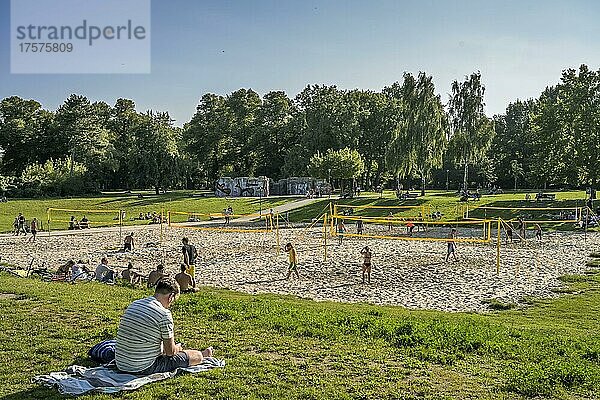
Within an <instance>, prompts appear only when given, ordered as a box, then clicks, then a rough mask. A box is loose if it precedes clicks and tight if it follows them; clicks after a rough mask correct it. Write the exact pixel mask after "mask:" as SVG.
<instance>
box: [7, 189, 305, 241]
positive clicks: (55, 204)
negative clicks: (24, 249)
mask: <svg viewBox="0 0 600 400" xmlns="http://www.w3.org/2000/svg"><path fill="white" fill-rule="evenodd" d="M190 193H191V192H184V191H178V192H172V193H166V194H161V195H153V194H148V193H144V195H143V198H141V199H139V198H137V195H135V194H132V195H123V194H115V195H103V196H98V197H79V198H60V199H14V200H10V201H8V202H7V203H0V232H9V231H12V229H13V228H12V224H13V221H14V218H15V217H16V216H17V214H18V213H19V212H22V213H24V215H25V217H26V218H27V220H31V219H32V218H33V217H36V218H37V219H38V220H40V221H42V223H43V226H44V229H45V227H46V225H47V223H46V220H47V213H46V210H47V209H48V208H49V207H52V208H62V209H75V210H124V211H125V212H126V221H125V224H128V225H129V224H140V223H142V224H147V223H148V221H131V220H130V218H132V217H136V216H138V215H139V213H144V214H145V213H147V212H156V213H160V212H161V209H164V211H165V213H166V212H167V211H168V210H172V211H196V212H205V213H218V212H221V211H223V209H224V208H226V207H227V206H229V205H231V206H232V207H233V210H234V212H235V213H236V214H250V213H255V212H258V211H259V209H260V207H261V206H262V209H263V210H268V209H269V208H270V207H275V206H277V205H280V204H285V203H286V202H289V201H291V200H293V198H266V199H262V200H260V199H254V198H252V199H248V198H230V199H224V198H216V197H209V198H203V197H190ZM70 215H75V217H76V218H77V219H78V220H80V219H81V218H82V217H83V215H86V216H87V218H88V219H90V221H91V226H105V225H114V224H117V223H118V215H119V214H118V211H117V212H116V213H115V212H112V213H107V214H99V213H91V212H57V211H54V212H53V213H52V219H56V220H60V221H61V222H58V221H57V222H54V223H52V226H51V227H52V229H66V228H67V227H68V223H67V222H64V221H68V219H69V216H70ZM115 218H116V220H115Z"/></svg>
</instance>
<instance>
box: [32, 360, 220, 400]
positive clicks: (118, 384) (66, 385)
mask: <svg viewBox="0 0 600 400" xmlns="http://www.w3.org/2000/svg"><path fill="white" fill-rule="evenodd" d="M224 366H225V361H223V360H219V359H217V358H213V357H207V358H205V359H204V361H203V362H202V364H199V365H194V366H192V367H187V368H179V369H176V370H175V371H173V372H162V373H157V374H152V375H145V376H139V375H132V374H127V373H124V372H121V371H118V370H117V369H116V368H114V367H111V366H101V367H95V368H86V367H82V366H79V365H72V366H70V367H69V368H67V369H66V370H65V371H63V372H51V373H49V374H48V375H38V376H36V377H34V378H33V382H34V383H39V384H42V385H44V386H48V387H56V388H58V391H59V392H60V393H61V394H69V395H80V394H84V393H87V392H91V391H94V392H99V393H116V392H120V391H122V390H135V389H139V388H140V387H142V386H144V385H146V384H148V383H152V382H158V381H162V380H164V379H168V378H172V377H173V376H175V375H177V374H178V373H179V372H181V371H185V372H189V373H197V372H204V371H208V370H211V369H213V368H221V367H224Z"/></svg>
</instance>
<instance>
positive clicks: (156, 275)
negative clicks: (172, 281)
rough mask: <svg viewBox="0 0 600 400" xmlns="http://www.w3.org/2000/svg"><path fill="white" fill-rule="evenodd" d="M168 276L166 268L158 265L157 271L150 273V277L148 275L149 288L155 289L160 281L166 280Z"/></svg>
mask: <svg viewBox="0 0 600 400" xmlns="http://www.w3.org/2000/svg"><path fill="white" fill-rule="evenodd" d="M166 276H167V275H166V274H165V266H164V265H162V264H158V266H157V267H156V270H154V271H152V272H150V275H148V287H149V288H151V287H153V286H154V285H156V283H157V282H158V281H159V280H161V279H163V278H165V277H166Z"/></svg>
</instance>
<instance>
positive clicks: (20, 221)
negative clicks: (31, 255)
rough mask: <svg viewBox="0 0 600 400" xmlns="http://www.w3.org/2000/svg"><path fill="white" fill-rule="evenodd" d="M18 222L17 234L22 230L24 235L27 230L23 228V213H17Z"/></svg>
mask: <svg viewBox="0 0 600 400" xmlns="http://www.w3.org/2000/svg"><path fill="white" fill-rule="evenodd" d="M17 218H18V221H19V224H18V227H17V235H19V234H20V233H21V231H22V232H23V234H24V235H25V236H27V231H26V230H25V216H24V215H23V213H19V216H18V217H17Z"/></svg>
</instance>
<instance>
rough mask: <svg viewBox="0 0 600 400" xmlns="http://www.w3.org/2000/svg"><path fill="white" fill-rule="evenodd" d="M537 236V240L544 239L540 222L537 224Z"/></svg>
mask: <svg viewBox="0 0 600 400" xmlns="http://www.w3.org/2000/svg"><path fill="white" fill-rule="evenodd" d="M535 238H536V239H537V240H542V227H541V226H540V224H535Z"/></svg>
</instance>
